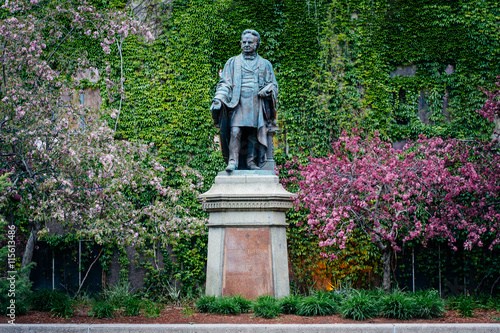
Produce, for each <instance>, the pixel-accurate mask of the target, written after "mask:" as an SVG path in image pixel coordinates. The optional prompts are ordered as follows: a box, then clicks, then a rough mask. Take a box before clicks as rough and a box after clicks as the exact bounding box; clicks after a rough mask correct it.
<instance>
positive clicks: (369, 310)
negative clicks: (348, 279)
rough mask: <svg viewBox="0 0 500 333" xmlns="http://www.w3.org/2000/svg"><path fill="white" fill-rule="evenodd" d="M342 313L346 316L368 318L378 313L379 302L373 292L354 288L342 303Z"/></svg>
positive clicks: (359, 318) (358, 318) (355, 318)
mask: <svg viewBox="0 0 500 333" xmlns="http://www.w3.org/2000/svg"><path fill="white" fill-rule="evenodd" d="M340 313H341V314H342V316H343V317H344V318H351V319H354V320H366V319H369V318H373V317H375V316H376V315H378V304H377V301H376V299H375V298H374V297H373V294H370V293H369V292H367V291H364V290H361V291H357V290H353V291H352V292H351V293H349V294H348V295H347V296H346V298H345V299H344V300H343V302H342V304H341V305H340Z"/></svg>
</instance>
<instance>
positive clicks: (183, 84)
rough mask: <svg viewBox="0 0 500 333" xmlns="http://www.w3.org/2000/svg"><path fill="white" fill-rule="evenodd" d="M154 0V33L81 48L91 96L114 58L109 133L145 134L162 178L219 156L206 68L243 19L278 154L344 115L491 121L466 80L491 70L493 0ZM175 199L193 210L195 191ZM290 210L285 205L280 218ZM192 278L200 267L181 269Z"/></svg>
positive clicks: (335, 125) (481, 83)
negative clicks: (271, 97) (145, 38)
mask: <svg viewBox="0 0 500 333" xmlns="http://www.w3.org/2000/svg"><path fill="white" fill-rule="evenodd" d="M94 2H95V1H94ZM102 5H103V6H110V7H113V6H114V7H120V6H123V4H122V3H121V2H116V3H115V2H110V1H103V2H102ZM154 8H155V10H156V11H157V12H155V13H154V18H155V20H160V22H161V24H160V25H159V26H160V27H161V29H160V30H158V31H157V34H158V36H157V39H156V41H155V42H153V43H152V44H148V45H145V44H142V43H139V42H138V41H137V40H135V39H133V38H129V39H127V40H125V42H124V44H123V50H122V51H123V52H122V55H123V60H121V58H120V55H119V52H118V49H117V48H116V47H115V48H114V49H112V52H111V53H110V54H109V55H108V57H107V58H106V59H95V60H96V64H99V65H100V66H101V67H102V68H101V70H104V67H106V66H107V65H108V64H109V68H108V69H109V70H110V71H112V73H113V74H114V76H115V77H116V80H115V85H114V86H113V85H111V84H110V83H109V82H108V83H106V82H100V88H101V93H102V95H103V97H104V99H105V100H104V104H103V107H105V108H118V107H119V100H120V95H119V93H118V90H117V87H118V83H117V82H119V79H120V75H121V71H122V68H123V75H124V95H125V97H126V98H125V99H124V100H123V104H122V107H121V114H120V117H119V121H118V124H117V136H118V137H119V138H123V139H128V140H145V141H149V142H152V143H154V144H155V146H156V147H157V149H158V152H159V154H160V156H161V158H162V160H163V163H164V164H165V166H166V167H167V168H169V170H171V178H170V180H169V181H170V182H171V183H172V184H175V183H176V181H177V180H176V179H178V177H182V176H181V175H179V174H176V173H175V166H176V165H189V166H190V167H192V168H194V169H196V170H199V171H200V172H201V174H202V175H203V176H204V177H205V189H208V188H209V187H210V185H211V184H212V182H213V179H214V177H215V175H216V173H217V171H219V170H222V169H223V161H222V156H221V154H220V152H219V150H218V144H217V143H216V142H215V141H214V138H215V137H216V135H217V131H216V129H215V128H214V127H213V125H212V120H211V116H210V112H209V106H210V103H211V98H212V97H213V93H214V90H215V85H216V83H217V81H218V72H219V71H220V70H221V69H222V67H223V66H224V63H225V61H226V60H227V59H228V58H229V57H231V56H234V55H236V54H238V53H239V52H240V50H239V38H240V34H241V32H242V31H243V30H244V29H247V28H253V29H256V30H257V31H259V32H260V33H261V36H262V46H261V48H260V50H259V54H260V55H262V56H263V57H265V58H267V59H268V60H270V61H271V63H272V64H273V66H274V69H275V72H276V77H277V80H278V83H279V86H280V93H279V110H278V124H279V126H280V128H281V133H280V135H279V137H278V146H277V149H276V158H277V161H278V162H279V163H280V164H284V163H285V162H286V161H287V160H290V159H291V158H292V156H299V157H305V156H309V155H314V156H319V155H325V154H327V153H328V152H329V149H330V145H331V142H332V140H334V139H335V138H336V137H337V136H338V135H339V133H340V132H341V131H342V130H347V131H349V130H351V129H352V128H355V127H362V128H364V129H366V130H368V131H374V130H378V131H380V132H381V134H382V136H383V137H385V138H388V139H391V140H393V141H394V142H397V141H401V140H403V139H404V138H405V137H410V138H415V137H416V136H418V135H419V134H420V133H424V134H426V135H429V136H435V135H442V136H452V137H458V138H470V137H480V138H483V139H484V138H488V137H490V135H491V131H492V125H491V124H490V123H488V122H487V121H486V120H484V119H482V118H481V117H479V116H478V114H477V113H476V112H475V110H477V109H479V108H480V106H481V105H482V104H483V103H484V100H485V97H484V95H483V93H482V92H481V91H480V90H479V87H485V88H490V87H491V86H492V85H493V82H494V78H495V76H496V75H498V74H500V62H499V61H498V59H499V52H500V44H499V39H500V34H499V28H498V21H499V19H500V9H499V8H500V7H499V6H498V3H497V2H496V1H491V0H488V1H475V0H474V1H472V0H461V1H452V0H448V1H446V0H445V1H443V0H439V1H438V0H424V1H394V0H331V1H326V0H191V1H189V0H174V1H172V2H168V1H167V2H163V3H161V6H155V7H154ZM146 17H147V15H146ZM157 26H158V25H157ZM91 46H92V45H90V42H89V50H91ZM92 47H95V46H92ZM89 52H90V51H89ZM108 93H110V95H108ZM109 96H111V97H112V99H111V100H110V99H108V97H109ZM115 122H116V119H111V118H110V119H109V123H110V125H111V126H115ZM183 200H184V201H185V205H186V206H188V207H190V208H191V209H192V211H193V213H194V214H204V213H203V212H201V210H200V208H199V205H198V203H197V202H196V199H195V198H184V199H183ZM300 218H301V214H295V215H293V214H291V215H290V219H291V222H296V221H297V219H300ZM303 232H304V231H301V230H300V229H296V227H294V226H293V225H292V226H291V227H290V233H291V236H293V237H291V238H290V240H291V242H290V251H291V252H293V251H297V253H302V252H303V251H302V250H301V249H303V248H304V246H306V247H312V246H313V244H312V241H310V240H307V237H305V235H303V234H301V233H303ZM301 235H302V236H303V237H302V236H301ZM204 241H205V240H203V239H201V240H194V241H192V242H193V244H203V242H204ZM185 250H187V249H185ZM179 251H181V252H182V251H184V250H182V249H181V248H180V247H179ZM301 251H302V252H301ZM181 252H179V257H182V258H185V260H187V261H189V260H198V261H197V262H196V263H190V264H193V265H194V266H196V265H198V266H199V265H202V264H203V256H202V255H197V256H195V257H194V258H196V259H190V258H193V257H190V256H185V254H182V253H183V252H182V253H181ZM311 253H314V251H312V252H311ZM292 257H293V256H292ZM292 259H293V258H292ZM301 260H302V261H301ZM373 260H374V261H376V259H373ZM300 262H304V258H302V259H300V258H298V259H297V260H296V262H295V264H297V266H300V265H299V263H300ZM306 262H307V260H306ZM186 264H187V262H186ZM363 265H366V263H365V262H364V263H363ZM179 267H180V266H179ZM190 267H191V266H190ZM179 274H180V273H179ZM337 275H339V276H340V275H341V274H337ZM203 278H204V276H203V272H200V274H198V275H197V276H196V277H193V278H192V279H191V280H189V281H194V280H196V279H199V281H202V280H203Z"/></svg>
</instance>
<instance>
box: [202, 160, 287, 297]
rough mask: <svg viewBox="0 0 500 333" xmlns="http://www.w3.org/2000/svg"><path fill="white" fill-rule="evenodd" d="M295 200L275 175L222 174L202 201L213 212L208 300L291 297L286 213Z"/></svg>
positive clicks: (209, 225)
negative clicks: (213, 298) (240, 296)
mask: <svg viewBox="0 0 500 333" xmlns="http://www.w3.org/2000/svg"><path fill="white" fill-rule="evenodd" d="M291 196H292V194H291V193H289V192H287V191H286V190H285V189H284V188H283V187H282V186H281V184H280V183H279V180H278V177H277V176H276V174H275V173H274V171H271V170H258V171H249V170H248V171H247V170H241V171H240V170H236V171H233V172H231V173H227V172H219V174H218V176H217V177H216V178H215V183H214V185H213V186H212V188H211V189H210V190H209V191H208V192H206V193H204V194H202V195H200V197H199V199H200V201H201V202H202V206H203V209H204V210H206V211H208V212H209V213H210V219H209V223H208V228H209V229H208V230H209V231H208V232H209V233H208V262H207V284H206V294H207V295H213V296H226V295H238V294H241V295H242V296H243V297H246V298H257V297H259V296H261V295H272V296H274V297H277V298H280V297H285V296H288V295H289V293H290V287H289V279H288V253H287V245H286V226H287V224H286V221H285V212H286V211H287V210H288V209H289V208H291V207H292V199H291Z"/></svg>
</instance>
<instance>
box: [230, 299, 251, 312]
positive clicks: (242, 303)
mask: <svg viewBox="0 0 500 333" xmlns="http://www.w3.org/2000/svg"><path fill="white" fill-rule="evenodd" d="M233 300H234V301H235V302H236V303H237V304H238V305H239V307H240V311H241V313H247V312H249V311H250V310H251V309H252V301H251V300H249V299H246V298H243V297H242V296H241V295H237V296H233Z"/></svg>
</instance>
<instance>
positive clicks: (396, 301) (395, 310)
mask: <svg viewBox="0 0 500 333" xmlns="http://www.w3.org/2000/svg"><path fill="white" fill-rule="evenodd" d="M415 308H416V307H415V300H414V298H413V297H411V296H408V295H407V294H406V293H404V292H402V291H400V290H395V291H393V292H392V293H390V294H387V295H385V296H384V297H382V298H381V300H380V314H381V315H382V317H385V318H394V319H403V320H405V319H410V318H413V317H414V311H415Z"/></svg>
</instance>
